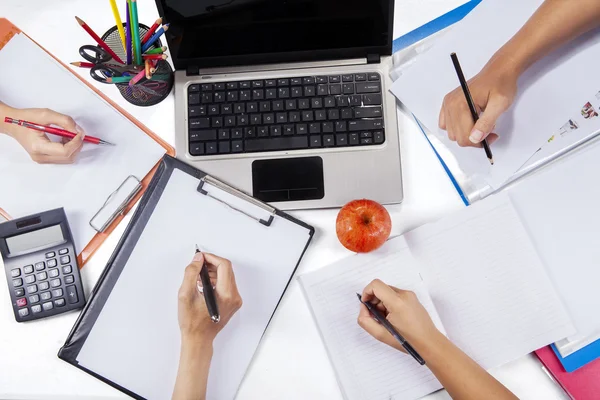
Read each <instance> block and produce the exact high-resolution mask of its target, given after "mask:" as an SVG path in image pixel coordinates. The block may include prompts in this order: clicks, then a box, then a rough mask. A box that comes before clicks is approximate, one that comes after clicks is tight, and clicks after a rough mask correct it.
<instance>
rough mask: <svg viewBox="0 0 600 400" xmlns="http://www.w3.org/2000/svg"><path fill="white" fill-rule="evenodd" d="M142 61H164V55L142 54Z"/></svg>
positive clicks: (165, 57) (165, 56)
mask: <svg viewBox="0 0 600 400" xmlns="http://www.w3.org/2000/svg"><path fill="white" fill-rule="evenodd" d="M142 57H143V58H144V60H166V59H167V55H166V54H142Z"/></svg>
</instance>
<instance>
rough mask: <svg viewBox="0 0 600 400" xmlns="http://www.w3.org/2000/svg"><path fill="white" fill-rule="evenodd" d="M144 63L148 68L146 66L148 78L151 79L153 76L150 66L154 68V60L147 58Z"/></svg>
mask: <svg viewBox="0 0 600 400" xmlns="http://www.w3.org/2000/svg"><path fill="white" fill-rule="evenodd" d="M144 65H145V66H146V68H145V72H146V79H150V78H151V77H152V75H150V68H152V62H151V61H150V60H146V61H145V62H144Z"/></svg>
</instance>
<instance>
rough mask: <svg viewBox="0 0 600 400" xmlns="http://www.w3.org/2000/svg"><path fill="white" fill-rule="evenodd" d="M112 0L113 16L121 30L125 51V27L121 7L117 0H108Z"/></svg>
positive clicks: (110, 0) (118, 28)
mask: <svg viewBox="0 0 600 400" xmlns="http://www.w3.org/2000/svg"><path fill="white" fill-rule="evenodd" d="M108 1H109V2H110V8H112V12H113V16H114V17H115V22H116V23H117V30H118V31H119V36H121V42H122V44H123V51H126V50H125V30H124V29H123V21H121V14H119V9H118V8H117V2H116V0H108Z"/></svg>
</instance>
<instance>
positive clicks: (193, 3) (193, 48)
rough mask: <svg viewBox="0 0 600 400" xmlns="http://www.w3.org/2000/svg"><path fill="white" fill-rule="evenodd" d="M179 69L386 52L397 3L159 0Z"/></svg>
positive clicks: (369, 0)
mask: <svg viewBox="0 0 600 400" xmlns="http://www.w3.org/2000/svg"><path fill="white" fill-rule="evenodd" d="M156 1H157V5H158V8H159V12H160V13H161V16H162V17H163V19H164V21H165V22H168V23H170V26H169V30H168V31H167V34H166V36H167V41H168V44H169V48H170V51H171V56H172V57H173V61H174V64H175V67H176V68H177V69H185V68H187V67H209V66H229V65H251V64H264V63H273V62H289V61H316V60H331V59H340V58H359V57H366V56H367V55H368V54H379V55H386V54H391V50H392V20H393V14H394V13H393V6H394V1H393V0H156Z"/></svg>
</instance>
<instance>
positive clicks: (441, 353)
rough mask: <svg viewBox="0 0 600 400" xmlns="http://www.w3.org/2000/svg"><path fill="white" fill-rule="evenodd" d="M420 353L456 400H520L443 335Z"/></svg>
mask: <svg viewBox="0 0 600 400" xmlns="http://www.w3.org/2000/svg"><path fill="white" fill-rule="evenodd" d="M419 352H420V354H421V356H422V357H423V358H424V359H425V361H426V363H427V366H429V369H430V370H431V372H433V374H434V375H435V376H436V378H437V379H438V380H439V381H440V383H441V384H442V385H443V386H444V388H445V389H446V390H447V391H448V393H449V394H450V396H451V397H452V398H453V399H455V400H471V399H473V400H478V399H487V400H505V399H510V400H514V399H517V397H516V396H514V395H513V394H512V393H511V392H510V391H509V390H508V389H507V388H506V387H504V386H503V385H502V384H501V383H500V382H498V381H497V380H496V379H495V378H494V377H493V376H491V375H490V374H489V373H487V372H486V371H485V370H484V369H483V368H481V367H480V366H479V365H478V364H477V363H476V362H475V361H473V360H472V359H471V358H470V357H469V356H467V355H466V354H465V353H463V352H462V351H461V350H460V349H459V348H458V347H456V346H455V345H454V344H453V343H452V342H450V340H448V339H447V338H446V337H445V336H444V335H442V334H441V333H440V334H439V336H437V337H436V338H435V339H434V340H431V341H430V343H429V344H428V345H427V346H426V347H424V348H423V349H419Z"/></svg>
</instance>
